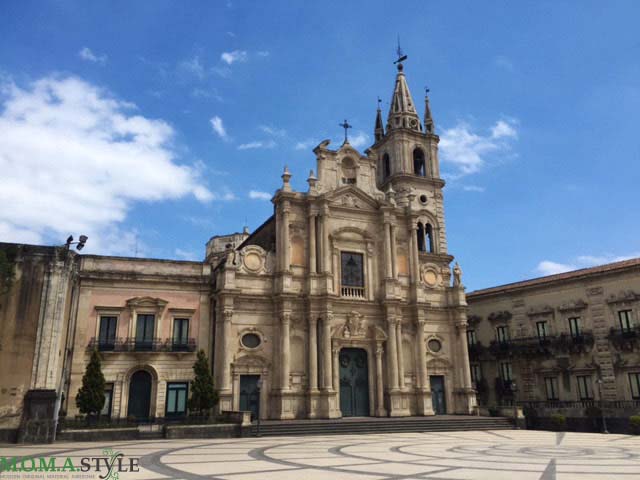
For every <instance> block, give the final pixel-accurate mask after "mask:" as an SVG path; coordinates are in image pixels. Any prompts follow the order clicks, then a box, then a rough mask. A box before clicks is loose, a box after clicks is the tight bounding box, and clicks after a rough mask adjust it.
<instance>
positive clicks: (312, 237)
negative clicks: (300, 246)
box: [309, 214, 317, 273]
mask: <svg viewBox="0 0 640 480" xmlns="http://www.w3.org/2000/svg"><path fill="white" fill-rule="evenodd" d="M316 267H317V265H316V216H315V215H314V214H311V215H309V272H310V273H316Z"/></svg>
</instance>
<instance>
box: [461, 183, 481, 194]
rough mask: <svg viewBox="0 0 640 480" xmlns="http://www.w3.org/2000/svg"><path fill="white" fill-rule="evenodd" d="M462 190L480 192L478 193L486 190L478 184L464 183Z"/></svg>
mask: <svg viewBox="0 0 640 480" xmlns="http://www.w3.org/2000/svg"><path fill="white" fill-rule="evenodd" d="M462 190H464V191H465V192H478V193H482V192H484V191H485V188H484V187H479V186H478V185H464V186H463V187H462Z"/></svg>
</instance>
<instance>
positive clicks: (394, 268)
mask: <svg viewBox="0 0 640 480" xmlns="http://www.w3.org/2000/svg"><path fill="white" fill-rule="evenodd" d="M389 227H390V228H391V270H392V274H393V278H398V257H397V255H398V250H397V248H396V226H395V225H393V224H392V225H389Z"/></svg>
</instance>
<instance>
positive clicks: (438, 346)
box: [427, 338, 442, 353]
mask: <svg viewBox="0 0 640 480" xmlns="http://www.w3.org/2000/svg"><path fill="white" fill-rule="evenodd" d="M427 345H428V346H429V350H431V351H432V352H436V353H437V352H439V351H440V350H442V343H441V342H440V340H437V339H435V338H432V339H431V340H429V343H427Z"/></svg>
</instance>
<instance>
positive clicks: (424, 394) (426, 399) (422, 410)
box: [416, 390, 435, 416]
mask: <svg viewBox="0 0 640 480" xmlns="http://www.w3.org/2000/svg"><path fill="white" fill-rule="evenodd" d="M416 407H417V409H416V410H417V413H418V415H422V416H428V415H435V413H434V412H433V404H432V403H431V391H430V390H419V391H418V392H417V393H416Z"/></svg>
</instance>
